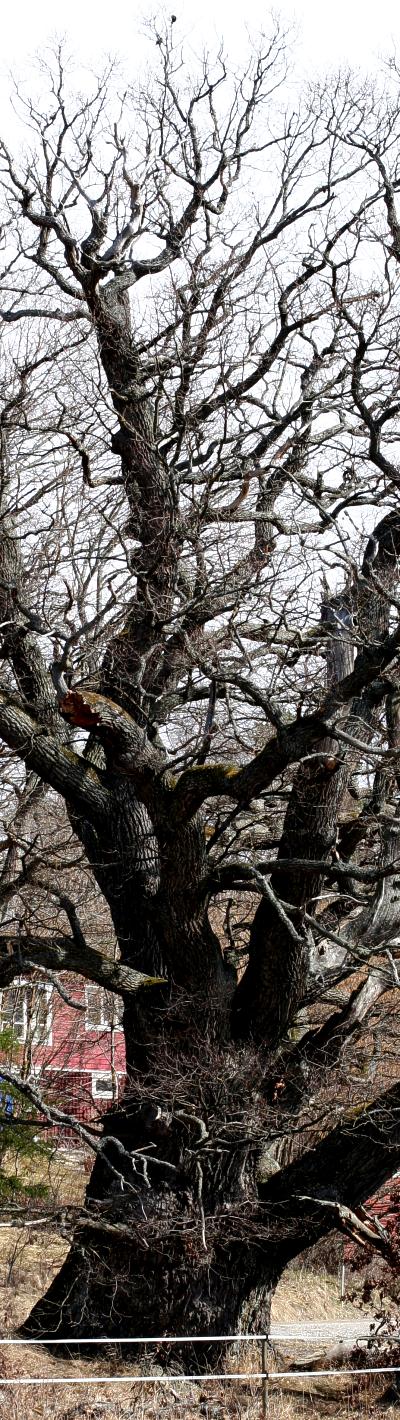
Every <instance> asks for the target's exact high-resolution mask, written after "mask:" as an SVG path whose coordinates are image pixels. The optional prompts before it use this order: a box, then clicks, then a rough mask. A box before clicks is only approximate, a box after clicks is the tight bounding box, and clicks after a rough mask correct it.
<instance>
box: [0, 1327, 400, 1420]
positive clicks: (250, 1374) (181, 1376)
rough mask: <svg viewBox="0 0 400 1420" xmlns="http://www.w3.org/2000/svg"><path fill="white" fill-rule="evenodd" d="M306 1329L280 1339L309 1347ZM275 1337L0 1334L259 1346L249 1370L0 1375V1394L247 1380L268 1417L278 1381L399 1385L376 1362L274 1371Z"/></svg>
mask: <svg viewBox="0 0 400 1420" xmlns="http://www.w3.org/2000/svg"><path fill="white" fill-rule="evenodd" d="M311 1325H312V1324H311ZM309 1330H310V1324H309V1326H307V1323H303V1325H302V1326H299V1325H297V1326H296V1327H294V1329H293V1331H292V1333H291V1332H290V1329H289V1328H288V1327H285V1330H284V1340H285V1343H288V1342H290V1341H291V1340H293V1341H295V1342H298V1341H299V1340H302V1339H303V1340H304V1341H305V1342H306V1343H308V1344H309V1345H310V1344H313V1338H311V1341H310V1336H309ZM277 1339H279V1332H278V1329H277V1328H276V1329H274V1334H273V1338H272V1337H271V1336H270V1335H267V1334H265V1333H263V1332H239V1333H235V1334H233V1335H232V1334H224V1333H222V1334H220V1333H217V1334H212V1335H206V1336H204V1335H200V1336H196V1335H191V1336H136V1337H132V1336H121V1337H107V1336H96V1337H93V1336H89V1337H85V1336H83V1337H79V1338H71V1337H59V1336H57V1335H54V1336H53V1337H52V1338H51V1339H49V1338H47V1339H46V1338H36V1337H33V1338H32V1337H27V1338H26V1339H25V1338H24V1337H13V1336H4V1337H1V1338H0V1350H1V1348H5V1347H21V1346H22V1347H32V1346H33V1347H46V1349H47V1350H48V1349H49V1348H51V1347H56V1348H58V1347H67V1348H69V1350H70V1351H73V1350H74V1349H75V1348H76V1347H77V1346H85V1347H86V1346H92V1347H97V1348H98V1347H101V1346H113V1347H117V1348H119V1347H124V1346H129V1347H134V1346H150V1345H151V1346H154V1345H158V1346H171V1347H173V1346H174V1345H179V1346H181V1345H184V1344H188V1345H189V1344H191V1345H196V1346H197V1345H202V1344H210V1343H221V1344H224V1345H226V1346H230V1347H235V1346H236V1347H237V1346H238V1345H242V1344H246V1345H250V1346H257V1347H259V1349H260V1365H259V1369H256V1370H252V1369H250V1368H246V1369H241V1370H239V1369H238V1370H231V1369H227V1370H225V1371H223V1370H221V1371H215V1372H208V1371H207V1372H204V1371H202V1372H198V1373H193V1372H192V1373H189V1372H187V1373H184V1372H182V1371H177V1372H173V1371H169V1370H166V1371H165V1372H164V1373H162V1374H158V1373H157V1371H151V1372H148V1373H146V1371H143V1372H135V1373H133V1372H132V1371H129V1372H124V1371H122V1372H121V1373H116V1372H114V1374H109V1375H98V1374H90V1375H87V1374H86V1375H82V1374H81V1375H77V1374H72V1375H71V1374H70V1375H58V1374H57V1375H54V1376H53V1375H52V1376H50V1377H49V1376H31V1375H21V1376H4V1377H3V1376H1V1378H0V1395H1V1392H2V1390H3V1388H5V1389H7V1390H11V1391H12V1390H16V1389H17V1388H18V1387H29V1388H35V1387H39V1388H40V1387H42V1388H43V1387H46V1386H47V1387H53V1386H56V1387H70V1386H87V1387H94V1386H98V1387H103V1386H119V1387H129V1386H130V1387H133V1388H135V1390H136V1388H137V1387H138V1386H147V1385H152V1386H153V1387H154V1386H155V1387H158V1386H160V1387H168V1386H171V1385H173V1386H174V1387H175V1386H176V1385H179V1386H183V1387H184V1386H185V1385H186V1386H189V1385H191V1386H193V1385H200V1384H201V1387H202V1389H203V1390H204V1387H206V1388H208V1387H209V1386H211V1387H213V1386H215V1385H219V1386H221V1385H222V1386H223V1385H224V1384H226V1383H228V1382H230V1383H231V1382H233V1383H234V1384H239V1383H245V1382H247V1383H251V1384H252V1387H253V1386H254V1385H256V1386H258V1388H259V1405H257V1413H258V1414H259V1415H260V1416H262V1420H268V1417H269V1415H270V1398H271V1395H270V1389H269V1387H270V1386H275V1385H276V1383H277V1382H282V1381H292V1382H293V1381H294V1380H296V1381H297V1382H299V1383H300V1385H301V1384H302V1383H304V1382H306V1381H310V1380H312V1379H313V1380H315V1379H317V1380H318V1381H320V1380H322V1379H324V1378H325V1379H326V1378H329V1380H333V1378H334V1377H340V1378H341V1379H342V1378H343V1377H373V1376H387V1377H388V1376H393V1377H395V1378H396V1382H397V1383H398V1385H399V1387H400V1369H399V1366H395V1365H383V1364H380V1365H370V1366H347V1367H346V1366H340V1367H339V1366H336V1367H335V1366H329V1367H328V1368H326V1369H321V1368H320V1367H318V1368H316V1367H315V1366H314V1367H311V1366H310V1368H307V1369H305V1368H304V1367H303V1365H302V1366H301V1369H299V1368H296V1366H292V1368H291V1369H290V1370H287V1369H285V1370H281V1369H279V1370H278V1369H276V1368H275V1367H274V1366H271V1364H270V1362H271V1360H272V1354H273V1348H274V1345H275V1342H276V1340H277ZM370 1340H371V1332H369V1333H368V1335H367V1336H363V1335H362V1332H361V1329H360V1335H359V1337H358V1343H361V1342H364V1343H366V1342H367V1341H370ZM399 1340H400V1336H393V1335H392V1334H390V1337H389V1336H386V1335H385V1333H382V1332H379V1341H380V1342H382V1341H383V1342H389V1341H390V1344H391V1345H393V1342H394V1341H399ZM354 1344H355V1343H354ZM175 1399H176V1400H177V1399H178V1397H175ZM191 1404H192V1406H193V1399H191ZM199 1409H200V1410H201V1413H202V1414H205V1415H208V1414H209V1413H211V1411H210V1412H209V1410H208V1409H207V1405H206V1404H205V1397H204V1394H203V1395H202V1396H201V1398H200V1401H199ZM217 1409H220V1407H218V1406H217ZM130 1413H131V1412H130ZM135 1413H136V1412H135ZM143 1413H144V1411H143ZM212 1413H216V1411H213V1412H212ZM239 1413H242V1412H241V1411H240V1412H239Z"/></svg>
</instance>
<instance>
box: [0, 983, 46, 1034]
mask: <svg viewBox="0 0 400 1420" xmlns="http://www.w3.org/2000/svg"><path fill="white" fill-rule="evenodd" d="M29 987H31V988H33V990H34V991H38V992H43V993H44V996H45V999H46V1008H47V1009H46V1024H45V1027H44V1029H43V1028H42V1027H41V1028H40V1029H39V1030H35V1029H33V1030H32V1034H31V1041H32V1045H34V1046H40V1045H42V1046H44V1045H52V1043H53V1010H52V996H53V987H52V984H51V982H50V981H43V982H42V981H27V980H26V978H25V977H22V976H16V977H15V978H14V981H13V982H11V983H10V986H8V987H7V986H5V987H4V989H3V991H1V992H0V1029H1V1030H6V1029H7V1027H9V1029H10V1030H13V1029H14V1028H13V1023H12V1021H7V1020H5V1019H2V1011H3V1000H4V997H7V994H8V992H9V991H20V992H21V1006H22V1021H21V1023H20V1025H19V1026H18V1027H17V1029H18V1030H21V1035H18V1034H17V1029H14V1034H15V1037H16V1040H17V1041H18V1044H19V1045H25V1044H26V1041H27V1039H28V1033H29V1032H28V1027H29V1025H30V1023H31V1021H32V1012H31V1011H30V1010H28V989H29Z"/></svg>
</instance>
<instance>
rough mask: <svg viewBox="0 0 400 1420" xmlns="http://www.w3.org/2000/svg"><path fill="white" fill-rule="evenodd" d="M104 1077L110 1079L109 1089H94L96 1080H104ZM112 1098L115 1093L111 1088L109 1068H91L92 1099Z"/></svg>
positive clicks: (111, 1081)
mask: <svg viewBox="0 0 400 1420" xmlns="http://www.w3.org/2000/svg"><path fill="white" fill-rule="evenodd" d="M106 1079H107V1080H109V1081H110V1089H109V1090H96V1089H95V1083H96V1080H106ZM117 1088H118V1087H117ZM114 1098H115V1095H114V1090H113V1080H112V1074H111V1070H92V1099H94V1100H113V1099H114Z"/></svg>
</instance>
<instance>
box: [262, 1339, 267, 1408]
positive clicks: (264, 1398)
mask: <svg viewBox="0 0 400 1420" xmlns="http://www.w3.org/2000/svg"><path fill="white" fill-rule="evenodd" d="M267 1346H268V1337H267V1336H264V1337H263V1340H262V1343H261V1370H262V1379H261V1397H262V1408H261V1414H262V1420H268V1369H267V1361H268V1357H267Z"/></svg>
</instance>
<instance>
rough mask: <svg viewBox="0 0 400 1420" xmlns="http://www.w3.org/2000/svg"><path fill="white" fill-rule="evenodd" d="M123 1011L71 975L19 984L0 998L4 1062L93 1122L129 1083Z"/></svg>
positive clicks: (111, 997) (112, 998) (21, 980)
mask: <svg viewBox="0 0 400 1420" xmlns="http://www.w3.org/2000/svg"><path fill="white" fill-rule="evenodd" d="M121 1009H122V1008H121V1001H120V998H119V997H117V996H114V995H113V994H112V992H109V991H106V990H105V989H104V987H102V986H95V985H92V983H90V984H89V983H87V984H86V985H85V984H83V982H82V981H81V980H80V978H79V977H75V976H72V975H71V974H69V973H67V972H61V973H60V974H59V975H58V976H54V977H53V978H52V980H51V981H49V980H48V978H46V979H44V980H43V981H40V980H37V979H35V980H30V981H28V980H26V979H25V978H24V977H20V978H17V979H16V980H15V981H14V982H13V985H12V986H10V987H9V988H8V989H7V990H4V991H2V992H1V993H0V1027H1V1032H2V1034H1V1037H0V1061H1V1058H2V1059H3V1061H4V1062H5V1061H6V1060H7V1061H8V1062H10V1061H12V1062H13V1064H14V1065H16V1066H17V1067H18V1070H19V1071H20V1073H21V1074H22V1075H23V1076H25V1078H27V1077H28V1076H32V1075H36V1076H37V1077H40V1084H41V1088H42V1090H43V1092H44V1093H45V1095H46V1096H47V1097H48V1098H49V1099H53V1100H54V1102H56V1103H57V1104H58V1105H59V1106H60V1107H61V1108H63V1109H66V1110H69V1111H70V1112H71V1113H72V1114H74V1115H75V1117H76V1118H77V1119H79V1120H80V1121H81V1122H85V1121H90V1120H92V1121H93V1120H95V1119H96V1116H100V1115H101V1114H103V1113H104V1110H105V1109H107V1107H108V1105H109V1104H110V1103H111V1102H112V1101H113V1100H116V1099H118V1098H119V1096H120V1094H121V1092H122V1089H123V1085H124V1082H125V1042H124V1034H123V1030H122V1025H121ZM0 1072H1V1063H0ZM65 1137H66V1138H68V1137H69V1140H71V1134H70V1131H69V1130H66V1131H65Z"/></svg>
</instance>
